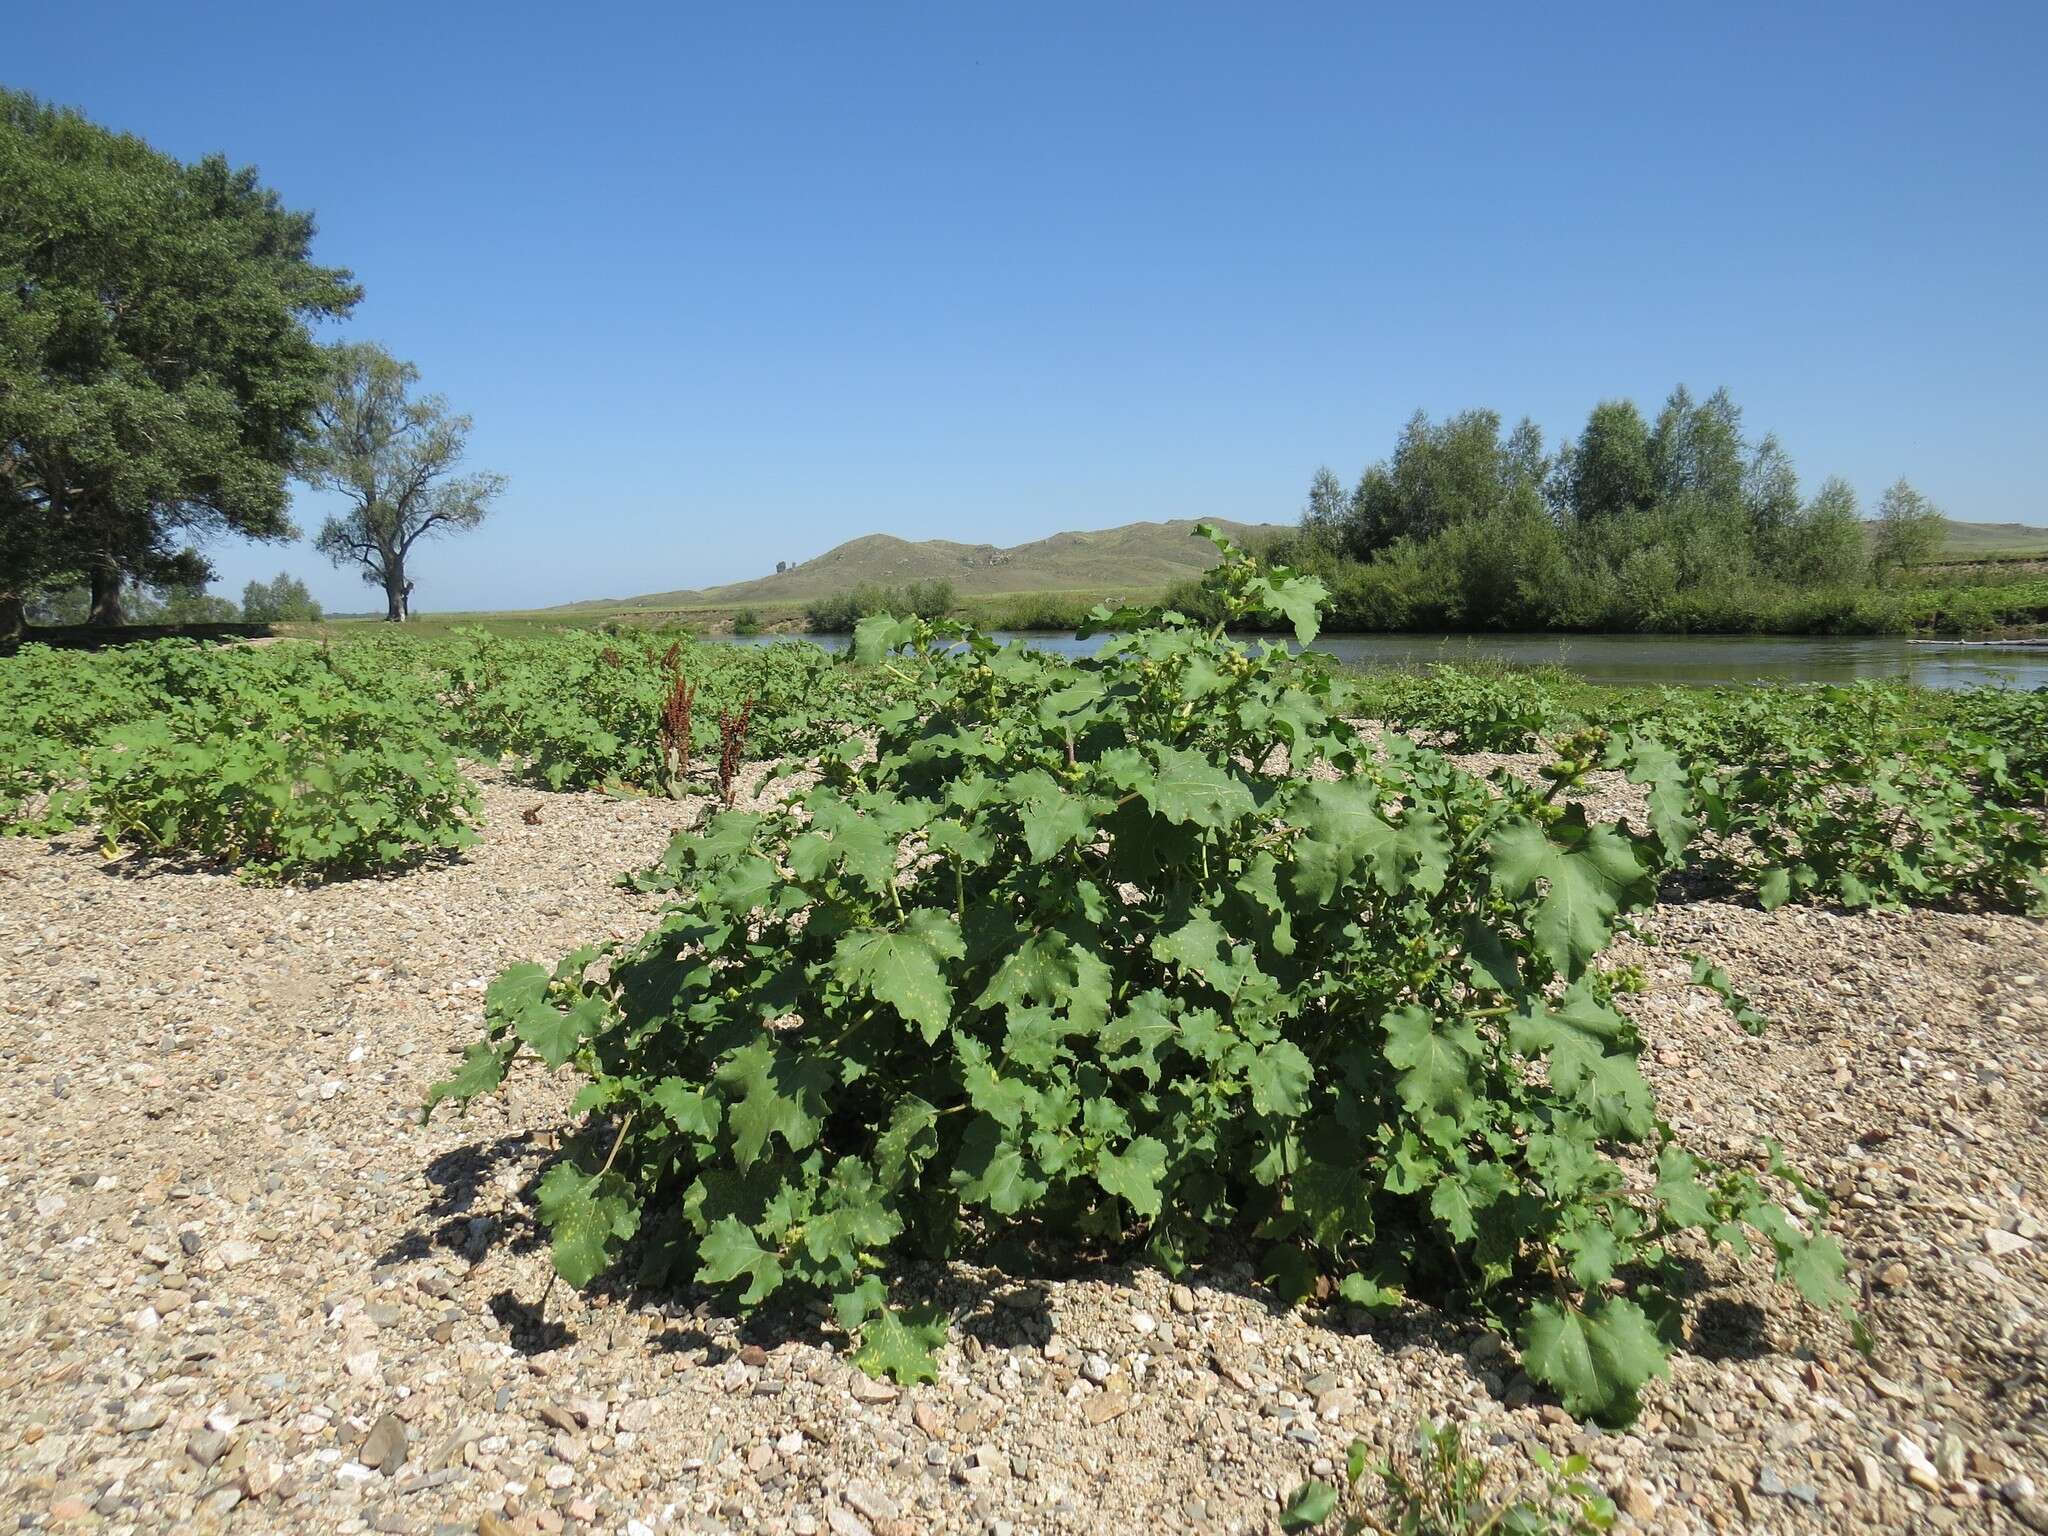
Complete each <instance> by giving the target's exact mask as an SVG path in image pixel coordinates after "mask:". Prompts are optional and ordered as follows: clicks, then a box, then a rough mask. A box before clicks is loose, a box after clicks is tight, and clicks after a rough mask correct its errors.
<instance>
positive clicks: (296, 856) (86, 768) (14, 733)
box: [0, 641, 477, 879]
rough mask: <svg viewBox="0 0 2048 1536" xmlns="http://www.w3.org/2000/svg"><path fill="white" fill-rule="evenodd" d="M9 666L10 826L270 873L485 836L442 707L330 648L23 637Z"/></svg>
mask: <svg viewBox="0 0 2048 1536" xmlns="http://www.w3.org/2000/svg"><path fill="white" fill-rule="evenodd" d="M6 677H7V682H8V687H7V688H6V689H5V691H4V694H0V721H4V723H0V755H4V760H5V761H6V763H7V765H8V768H9V779H8V787H7V791H6V802H5V804H4V806H0V809H4V811H5V813H6V816H7V819H8V827H7V830H9V831H14V832H33V833H49V832H55V831H62V830H64V829H66V828H68V827H72V826H77V825H86V824H89V825H93V826H96V827H97V828H98V829H99V832H100V835H101V838H102V840H103V841H104V842H105V844H106V846H107V849H108V851H109V852H110V853H111V852H112V851H114V850H115V849H117V848H119V847H123V846H125V847H131V848H139V849H144V850H147V851H149V852H152V853H166V854H188V855H195V856H198V857H202V858H207V859H217V860H220V861H223V862H225V863H229V864H232V865H235V866H237V867H239V868H240V869H241V870H242V871H243V872H244V873H245V874H247V875H249V876H251V877H255V878H267V879H309V878H310V879H328V878H334V877H340V876H349V875H363V874H371V873H376V872H379V871H383V870H389V869H394V868H402V867H404V866H406V865H409V864H413V863H416V862H418V861H419V860H420V859H422V858H424V857H427V856H429V855H431V854H434V853H439V852H446V851H452V850H454V849H458V848H461V847H464V846H466V845H467V844H469V843H470V842H472V841H474V840H475V833H474V831H473V830H472V822H473V821H474V819H475V816H476V814H477V803H476V796H475V791H474V790H473V789H472V788H471V786H470V785H469V783H468V782H467V780H465V779H464V778H463V777H462V776H461V774H460V773H459V772H458V770H457V768H456V764H455V760H454V757H453V755H452V754H451V753H450V752H449V750H448V749H447V747H446V746H445V745H444V744H443V743H442V741H441V740H440V738H439V736H438V735H437V734H436V733H435V731H434V730H433V729H432V725H431V722H430V720H429V719H428V718H426V717H425V716H424V715H423V714H422V713H421V711H420V710H419V709H418V708H417V707H416V705H415V703H414V701H413V700H411V699H409V698H407V697H406V696H405V695H404V694H403V693H402V692H400V691H395V690H391V689H386V688H383V687H379V686H376V685H375V684H374V683H373V682H372V680H371V679H370V678H368V677H365V676H363V675H361V674H360V673H358V672H356V671H354V670H353V669H350V668H347V667H338V666H336V665H335V664H334V661H333V658H332V657H331V656H330V655H328V654H325V653H322V652H319V651H314V650H311V649H305V648H296V649H293V650H289V651H278V650H273V651H251V650H211V651H209V650H205V649H202V648H199V647H196V646H193V645H190V644H186V643H181V642H176V641H163V642H158V643H155V644H150V645H140V646H131V647H126V648H124V649H123V650H122V651H120V652H118V653H114V655H113V656H112V657H111V658H110V659H109V658H82V657H77V656H73V655H70V654H67V653H60V652H53V651H48V650H46V649H44V648H42V647H28V648H27V649H25V650H24V651H23V653H22V654H21V655H20V656H18V657H16V658H15V659H14V660H13V661H12V662H10V663H8V671H7V674H6Z"/></svg>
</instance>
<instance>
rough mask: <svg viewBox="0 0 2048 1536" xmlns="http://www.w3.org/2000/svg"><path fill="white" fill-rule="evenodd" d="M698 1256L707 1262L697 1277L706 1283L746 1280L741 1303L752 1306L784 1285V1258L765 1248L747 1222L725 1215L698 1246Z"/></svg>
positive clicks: (717, 1283)
mask: <svg viewBox="0 0 2048 1536" xmlns="http://www.w3.org/2000/svg"><path fill="white" fill-rule="evenodd" d="M697 1256H698V1257H699V1258H700V1259H701V1260H702V1261H703V1263H702V1264H701V1265H700V1266H699V1267H698V1270H697V1278H698V1279H699V1280H701V1281H702V1282H704V1284H706V1285H730V1284H732V1283H733V1282H734V1281H737V1280H745V1281H746V1282H747V1286H746V1290H745V1291H744V1292H743V1293H742V1294H741V1296H740V1300H741V1301H742V1302H743V1303H744V1304H745V1305H747V1306H750V1307H751V1306H753V1305H754V1304H755V1303H756V1302H758V1301H760V1300H761V1299H762V1298H764V1297H765V1296H767V1295H768V1294H769V1293H770V1292H771V1291H773V1290H774V1289H775V1288H776V1287H777V1286H779V1285H781V1284H782V1260H781V1258H780V1256H779V1255H777V1254H775V1253H772V1252H770V1251H769V1250H768V1249H766V1248H763V1247H762V1246H761V1243H760V1240H759V1239H758V1238H756V1237H755V1236H754V1234H753V1233H752V1232H751V1231H749V1230H748V1229H747V1225H746V1223H745V1222H743V1221H741V1220H740V1219H739V1218H738V1217H736V1216H724V1217H721V1218H719V1220H717V1221H715V1222H713V1223H712V1226H711V1230H710V1231H709V1232H707V1233H705V1234H704V1240H703V1242H701V1243H700V1244H698V1246H697Z"/></svg>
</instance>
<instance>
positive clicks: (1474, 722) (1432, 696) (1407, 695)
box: [1376, 665, 1561, 752]
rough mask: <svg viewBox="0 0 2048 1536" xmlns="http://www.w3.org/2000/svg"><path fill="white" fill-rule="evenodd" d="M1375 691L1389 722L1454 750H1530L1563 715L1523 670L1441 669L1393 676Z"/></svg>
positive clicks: (1380, 711)
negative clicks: (1541, 734) (1542, 733)
mask: <svg viewBox="0 0 2048 1536" xmlns="http://www.w3.org/2000/svg"><path fill="white" fill-rule="evenodd" d="M1376 692H1377V695H1378V697H1377V700H1376V703H1377V713H1378V714H1379V716H1380V718H1381V720H1382V721H1383V722H1384V723H1385V724H1387V725H1390V726H1393V727H1395V728H1396V729H1399V730H1403V731H1411V732H1417V733H1420V734H1423V735H1426V736H1429V737H1431V738H1432V739H1434V740H1437V741H1439V742H1440V743H1441V744H1442V746H1443V747H1444V749H1445V750H1446V751H1449V752H1527V751H1529V750H1531V749H1532V748H1534V747H1535V746H1536V745H1537V740H1538V736H1539V733H1541V732H1543V731H1545V730H1548V729H1550V728H1551V727H1552V726H1553V725H1554V724H1555V723H1556V722H1557V720H1558V717H1559V715H1560V713H1561V711H1560V709H1559V706H1558V703H1557V700H1556V699H1555V698H1554V697H1553V696H1552V694H1551V691H1550V690H1549V689H1548V688H1546V687H1545V686H1544V685H1543V683H1542V682H1541V681H1539V680H1538V679H1537V678H1534V677H1531V676H1529V675H1528V674H1526V673H1519V672H1481V671H1475V670H1473V669H1471V668H1468V667H1454V666H1441V665H1440V666H1433V667H1431V668H1430V669H1429V671H1428V672H1427V673H1425V674H1420V675H1417V674H1413V673H1392V674H1389V675H1388V676H1387V677H1386V678H1384V679H1382V680H1381V681H1380V685H1379V687H1378V689H1377V690H1376Z"/></svg>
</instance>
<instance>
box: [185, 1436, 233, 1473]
mask: <svg viewBox="0 0 2048 1536" xmlns="http://www.w3.org/2000/svg"><path fill="white" fill-rule="evenodd" d="M227 1449H228V1437H227V1436H226V1435H224V1434H222V1433H221V1432H220V1431H219V1430H217V1429H195V1430H194V1431H193V1432H192V1438H191V1439H189V1440H187V1441H186V1442H185V1454H186V1455H187V1456H190V1457H191V1458H192V1459H193V1460H194V1461H196V1462H198V1463H199V1465H200V1466H202V1467H210V1466H212V1465H213V1464H214V1463H215V1462H216V1461H219V1460H220V1459H221V1457H222V1456H224V1455H226V1454H227Z"/></svg>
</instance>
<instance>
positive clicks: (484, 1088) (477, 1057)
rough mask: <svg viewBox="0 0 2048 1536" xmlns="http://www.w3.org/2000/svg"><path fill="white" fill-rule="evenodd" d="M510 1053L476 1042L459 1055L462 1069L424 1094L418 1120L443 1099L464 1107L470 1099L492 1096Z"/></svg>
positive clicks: (500, 1081) (482, 1041) (509, 1060)
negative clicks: (453, 1101)
mask: <svg viewBox="0 0 2048 1536" xmlns="http://www.w3.org/2000/svg"><path fill="white" fill-rule="evenodd" d="M511 1060H512V1056H511V1052H510V1051H507V1050H506V1049H504V1048H503V1047H502V1046H496V1045H492V1044H491V1043H490V1042H489V1041H486V1040H479V1041H478V1042H477V1043H476V1044H474V1045H472V1046H471V1047H470V1048H469V1049H468V1050H466V1051H464V1052H463V1053H462V1065H461V1066H460V1067H458V1068H456V1069H455V1072H454V1073H453V1075H451V1076H449V1077H445V1078H443V1079H442V1080H441V1081H440V1082H438V1083H436V1084H434V1086H433V1087H431V1088H429V1089H428V1090H427V1102H426V1105H425V1106H424V1107H423V1108H422V1109H421V1111H420V1117H421V1119H425V1118H426V1117H427V1116H428V1115H431V1114H432V1113H433V1112H434V1106H435V1105H436V1104H438V1103H440V1102H441V1101H442V1100H443V1099H453V1100H455V1101H456V1102H457V1103H459V1104H466V1103H468V1102H469V1101H470V1100H471V1099H474V1098H478V1097H481V1096H482V1095H484V1094H486V1093H490V1092H493V1091H494V1090H495V1089H496V1088H497V1086H498V1085H499V1084H500V1083H502V1082H504V1081H505V1069H506V1067H507V1066H509V1065H510V1064H511Z"/></svg>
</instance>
